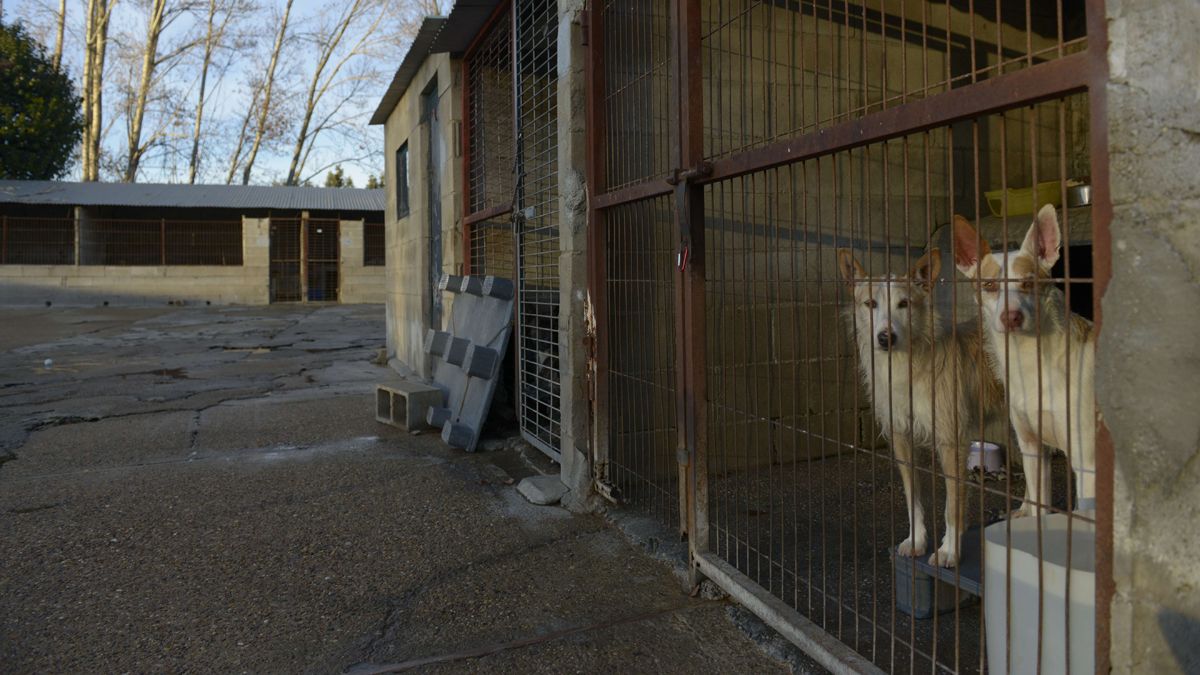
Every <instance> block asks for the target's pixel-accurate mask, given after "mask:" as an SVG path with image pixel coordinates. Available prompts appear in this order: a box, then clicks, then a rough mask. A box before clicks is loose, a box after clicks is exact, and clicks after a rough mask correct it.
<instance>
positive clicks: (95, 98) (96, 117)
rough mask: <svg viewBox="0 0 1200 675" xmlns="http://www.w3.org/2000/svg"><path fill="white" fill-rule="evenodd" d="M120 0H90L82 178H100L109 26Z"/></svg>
mask: <svg viewBox="0 0 1200 675" xmlns="http://www.w3.org/2000/svg"><path fill="white" fill-rule="evenodd" d="M116 4H117V0H87V19H86V22H85V24H84V34H85V35H84V58H83V82H82V87H81V89H82V91H83V119H84V122H83V124H84V129H83V148H82V152H81V160H82V164H83V166H82V177H83V180H85V181H94V180H99V178H100V140H101V138H102V137H103V135H104V59H105V56H106V52H107V50H108V27H109V22H110V21H111V19H112V11H113V8H114V7H115V6H116Z"/></svg>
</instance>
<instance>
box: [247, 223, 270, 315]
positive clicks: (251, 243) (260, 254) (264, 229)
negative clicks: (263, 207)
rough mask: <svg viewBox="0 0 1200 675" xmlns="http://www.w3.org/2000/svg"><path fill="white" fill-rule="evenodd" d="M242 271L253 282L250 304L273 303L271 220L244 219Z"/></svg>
mask: <svg viewBox="0 0 1200 675" xmlns="http://www.w3.org/2000/svg"><path fill="white" fill-rule="evenodd" d="M242 269H243V271H244V272H245V274H246V277H247V278H248V279H251V280H253V282H252V283H253V288H254V294H253V299H252V300H250V302H254V303H261V304H264V305H265V304H267V303H269V302H270V301H271V219H270V218H246V217H244V216H243V217H242Z"/></svg>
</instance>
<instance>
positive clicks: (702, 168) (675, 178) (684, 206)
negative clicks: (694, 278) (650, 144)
mask: <svg viewBox="0 0 1200 675" xmlns="http://www.w3.org/2000/svg"><path fill="white" fill-rule="evenodd" d="M712 172H713V165H712V163H710V162H699V163H697V164H696V165H695V166H693V167H692V168H690V169H675V170H674V171H672V172H671V174H670V175H669V176H667V184H668V185H674V186H675V209H676V211H677V214H678V215H677V219H678V221H679V248H678V249H677V250H676V252H675V266H676V267H678V268H679V271H680V272H683V271H685V270H687V266H688V262H689V261H690V260H691V257H692V235H691V232H690V229H691V220H692V214H691V211H690V209H689V208H688V183H689V182H690V181H692V180H694V179H696V178H707V177H709V176H711V175H712Z"/></svg>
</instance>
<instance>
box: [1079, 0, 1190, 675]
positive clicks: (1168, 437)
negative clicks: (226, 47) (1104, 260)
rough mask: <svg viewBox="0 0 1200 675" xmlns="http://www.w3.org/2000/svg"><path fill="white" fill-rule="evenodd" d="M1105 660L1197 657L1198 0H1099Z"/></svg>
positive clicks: (1156, 663) (1130, 664)
mask: <svg viewBox="0 0 1200 675" xmlns="http://www.w3.org/2000/svg"><path fill="white" fill-rule="evenodd" d="M1106 10H1107V13H1108V31H1109V39H1110V48H1109V55H1108V59H1109V67H1110V71H1111V72H1110V81H1109V84H1108V89H1107V93H1108V139H1109V156H1110V169H1111V177H1110V183H1111V189H1110V194H1111V197H1112V204H1113V218H1112V226H1111V233H1112V280H1111V282H1110V285H1109V287H1108V291H1107V293H1106V294H1105V296H1104V300H1103V315H1102V316H1103V329H1102V332H1101V334H1100V342H1099V351H1098V353H1097V357H1096V396H1097V402H1098V404H1099V406H1100V410H1101V412H1102V414H1103V416H1104V420H1105V423H1106V424H1107V425H1108V428H1109V430H1110V432H1111V434H1112V439H1113V445H1114V448H1115V470H1114V473H1115V493H1116V495H1115V500H1114V518H1113V520H1114V522H1113V535H1114V536H1113V540H1114V544H1113V548H1114V551H1113V553H1114V574H1113V576H1114V577H1115V582H1116V593H1115V596H1114V598H1113V604H1112V633H1111V636H1112V646H1111V652H1110V654H1111V657H1112V663H1113V672H1118V673H1132V672H1143V673H1166V672H1188V671H1190V672H1196V671H1197V669H1200V639H1198V638H1200V565H1197V562H1196V556H1197V553H1200V529H1197V527H1196V522H1197V521H1200V488H1198V487H1197V486H1198V485H1200V416H1197V415H1196V411H1197V410H1200V387H1197V386H1196V382H1197V381H1198V380H1200V347H1198V346H1197V341H1196V335H1198V334H1200V311H1197V308H1200V181H1197V180H1196V174H1197V167H1200V87H1198V86H1197V81H1200V42H1197V41H1196V40H1195V39H1194V36H1195V35H1197V34H1200V5H1197V4H1196V3H1192V2H1171V1H1170V0H1139V1H1138V2H1136V3H1135V2H1130V1H1128V0H1109V2H1107V3H1106Z"/></svg>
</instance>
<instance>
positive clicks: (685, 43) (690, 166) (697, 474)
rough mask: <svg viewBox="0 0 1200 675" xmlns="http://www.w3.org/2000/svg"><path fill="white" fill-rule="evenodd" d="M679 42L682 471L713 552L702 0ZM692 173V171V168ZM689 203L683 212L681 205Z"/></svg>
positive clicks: (690, 505)
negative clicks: (707, 383) (707, 380)
mask: <svg viewBox="0 0 1200 675" xmlns="http://www.w3.org/2000/svg"><path fill="white" fill-rule="evenodd" d="M676 7H677V11H678V14H677V17H678V20H677V21H676V23H675V26H676V32H675V40H676V43H677V46H678V50H679V51H678V52H677V56H676V58H677V59H678V71H677V72H678V76H677V77H676V86H677V87H678V90H677V91H678V92H679V94H678V96H679V98H678V99H677V100H678V102H679V122H680V128H679V139H680V142H679V149H680V153H679V155H680V157H679V159H680V161H679V163H678V165H677V168H678V169H679V170H681V171H682V172H685V173H682V174H677V176H676V177H677V178H686V180H684V182H682V183H681V184H680V185H679V186H678V187H677V190H678V191H679V194H680V196H681V198H682V199H681V200H679V203H678V204H677V206H676V209H677V212H676V214H675V217H676V218H677V219H679V225H680V231H681V232H682V233H684V235H685V236H683V237H682V241H681V244H682V248H681V251H680V254H681V255H680V260H679V264H678V265H677V268H678V274H679V282H678V283H679V284H680V287H681V290H682V300H683V303H682V307H681V310H682V311H681V312H677V316H679V319H680V321H679V328H680V338H679V339H680V341H681V343H682V344H681V345H680V346H681V347H682V348H681V349H680V350H679V352H678V354H679V357H677V363H678V364H679V372H680V373H681V379H682V381H683V382H684V387H683V388H682V413H683V414H682V416H681V420H682V422H683V424H682V425H681V429H682V430H683V432H684V434H683V439H682V440H683V441H684V446H683V447H685V448H686V452H687V455H688V457H687V460H688V461H687V464H686V468H687V470H686V471H682V472H681V474H680V479H681V480H680V484H681V486H685V487H683V489H682V490H681V492H685V493H686V494H687V499H686V501H687V510H686V513H685V514H681V516H683V517H681V519H680V520H681V522H686V523H687V524H688V525H687V529H688V538H689V548H690V549H691V551H692V553H693V555H695V554H696V553H698V552H701V551H707V550H708V469H707V466H708V465H707V444H708V425H707V423H706V421H705V420H706V419H707V409H706V405H707V395H706V393H705V392H706V387H705V375H706V373H705V368H706V363H707V361H706V358H705V356H706V355H705V342H706V337H707V329H708V326H707V321H706V318H705V314H704V306H705V302H704V279H705V273H704V264H705V245H704V188H703V187H702V186H701V185H699V184H698V182H697V181H698V180H701V179H703V177H704V175H706V174H708V173H709V172H710V167H708V166H707V165H706V164H705V163H704V162H703V158H704V83H703V79H702V78H703V71H702V67H703V54H702V51H701V14H700V12H701V3H700V0H679V1H678V2H677V4H676ZM689 171H690V172H692V175H690V176H689V175H688V174H687V173H686V172H689ZM680 207H683V212H682V213H680V212H678V209H679V208H680Z"/></svg>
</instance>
